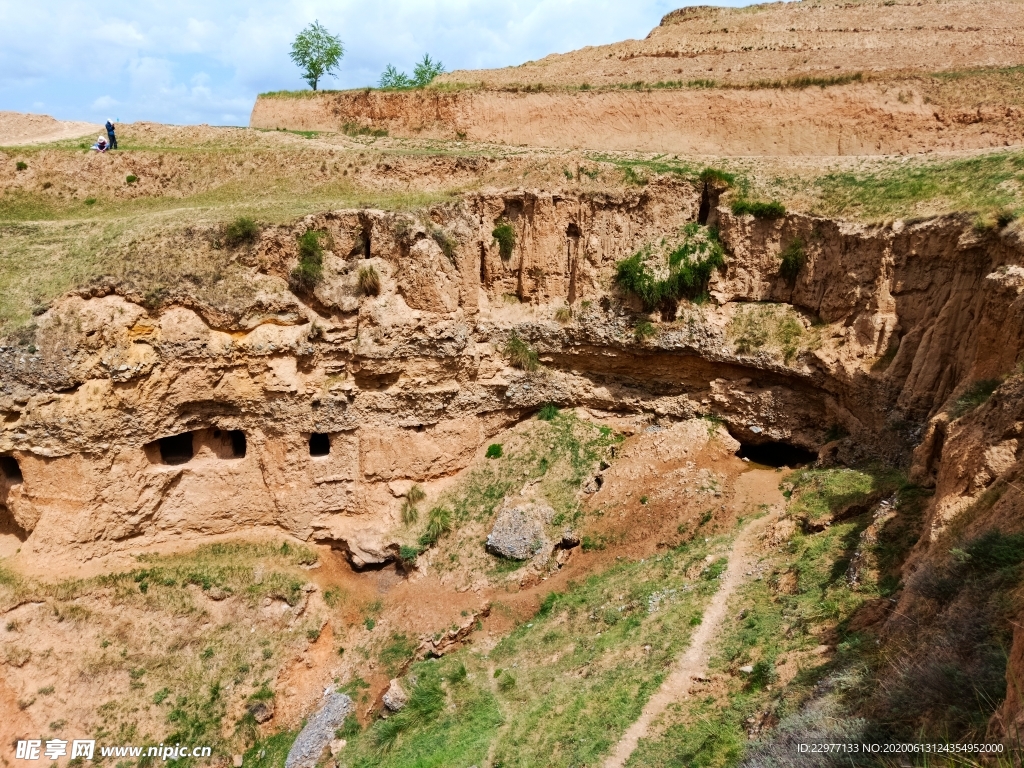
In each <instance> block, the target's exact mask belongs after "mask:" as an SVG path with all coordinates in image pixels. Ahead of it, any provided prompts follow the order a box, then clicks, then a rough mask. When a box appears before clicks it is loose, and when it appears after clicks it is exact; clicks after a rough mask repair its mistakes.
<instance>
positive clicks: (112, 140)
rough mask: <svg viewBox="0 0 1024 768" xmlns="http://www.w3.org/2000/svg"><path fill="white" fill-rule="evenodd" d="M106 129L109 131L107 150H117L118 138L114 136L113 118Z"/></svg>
mask: <svg viewBox="0 0 1024 768" xmlns="http://www.w3.org/2000/svg"><path fill="white" fill-rule="evenodd" d="M104 127H105V128H106V129H107V139H108V141H107V149H117V136H115V135H114V120H113V118H109V119H108V120H107V124H106V125H105V126H104Z"/></svg>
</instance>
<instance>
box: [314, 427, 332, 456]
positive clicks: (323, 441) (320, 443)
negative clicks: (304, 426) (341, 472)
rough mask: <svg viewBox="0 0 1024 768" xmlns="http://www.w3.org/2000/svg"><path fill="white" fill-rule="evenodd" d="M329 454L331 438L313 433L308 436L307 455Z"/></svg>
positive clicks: (325, 434) (324, 434) (321, 433)
mask: <svg viewBox="0 0 1024 768" xmlns="http://www.w3.org/2000/svg"><path fill="white" fill-rule="evenodd" d="M330 452H331V436H330V435H328V434H327V433H325V432H314V433H313V434H312V435H310V436H309V455H310V456H326V455H327V454H329V453H330Z"/></svg>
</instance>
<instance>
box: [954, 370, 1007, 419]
mask: <svg viewBox="0 0 1024 768" xmlns="http://www.w3.org/2000/svg"><path fill="white" fill-rule="evenodd" d="M999 383H1000V382H999V380H998V379H983V380H981V381H976V382H974V383H973V384H971V386H969V387H968V388H967V391H966V392H964V393H963V394H962V395H960V397H958V398H957V399H956V402H955V403H954V404H953V407H952V408H951V409H950V415H951V416H952V417H953V418H954V419H958V418H960V417H961V416H963V415H964V414H965V413H969V412H971V411H973V410H974V409H975V408H977V407H978V406H980V405H982V404H983V403H985V402H986V401H987V400H988V399H989V398H990V397H992V393H993V392H995V391H996V390H997V389H998V388H999Z"/></svg>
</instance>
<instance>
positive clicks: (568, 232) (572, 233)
mask: <svg viewBox="0 0 1024 768" xmlns="http://www.w3.org/2000/svg"><path fill="white" fill-rule="evenodd" d="M565 236H566V237H579V236H580V228H579V227H578V226H576V223H575V222H572V223H570V224H569V226H568V227H566V228H565Z"/></svg>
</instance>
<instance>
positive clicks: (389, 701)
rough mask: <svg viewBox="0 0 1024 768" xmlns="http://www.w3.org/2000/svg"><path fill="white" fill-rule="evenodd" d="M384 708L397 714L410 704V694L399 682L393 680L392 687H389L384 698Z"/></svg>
mask: <svg viewBox="0 0 1024 768" xmlns="http://www.w3.org/2000/svg"><path fill="white" fill-rule="evenodd" d="M383 701H384V706H385V707H387V708H388V709H390V710H391V711H392V712H397V711H398V710H400V709H401V708H402V707H404V706H405V705H406V704H408V703H409V694H407V693H406V692H405V689H404V688H402V684H401V683H399V682H398V681H397V680H392V681H391V685H389V686H388V689H387V691H385V692H384V696H383Z"/></svg>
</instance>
